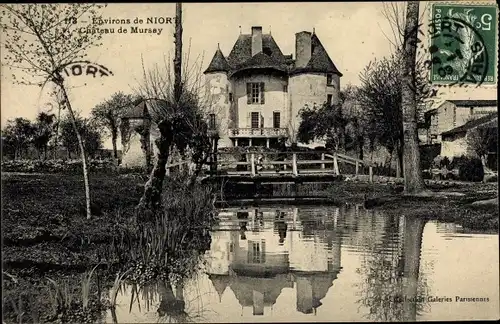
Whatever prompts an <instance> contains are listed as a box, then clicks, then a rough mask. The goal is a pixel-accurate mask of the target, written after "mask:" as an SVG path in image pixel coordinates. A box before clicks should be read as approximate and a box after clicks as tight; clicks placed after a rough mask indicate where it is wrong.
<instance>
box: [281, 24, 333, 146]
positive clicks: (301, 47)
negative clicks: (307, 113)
mask: <svg viewBox="0 0 500 324" xmlns="http://www.w3.org/2000/svg"><path fill="white" fill-rule="evenodd" d="M295 53H296V54H295V56H296V58H295V62H294V66H293V69H292V70H291V71H290V74H289V79H288V88H289V90H288V91H289V97H290V98H289V100H290V105H289V107H290V108H289V109H290V111H289V116H290V120H289V123H290V127H291V129H292V132H291V133H292V134H293V135H292V138H291V141H292V142H296V140H297V139H296V135H297V130H298V128H299V125H300V117H299V111H300V110H301V109H302V108H304V107H305V106H306V105H307V106H309V107H313V106H321V105H323V104H324V103H330V104H337V103H339V98H340V77H341V76H342V73H340V72H339V71H338V70H337V68H336V67H335V64H333V62H332V60H331V59H330V57H329V55H328V53H327V52H326V50H325V48H324V47H323V45H322V44H321V42H320V41H319V39H318V37H317V36H316V34H315V33H314V31H313V33H311V32H308V31H302V32H299V33H296V34H295Z"/></svg>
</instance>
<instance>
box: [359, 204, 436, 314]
mask: <svg viewBox="0 0 500 324" xmlns="http://www.w3.org/2000/svg"><path fill="white" fill-rule="evenodd" d="M366 212H367V214H369V213H373V212H374V211H373V210H372V211H366ZM366 216H368V218H370V217H369V216H370V215H366ZM389 219H390V221H389V222H388V223H387V224H385V226H384V229H383V233H378V232H377V230H375V231H370V232H369V233H368V232H367V233H364V234H363V236H364V238H365V242H364V243H365V247H366V250H365V253H363V256H362V260H361V267H360V268H359V269H357V273H358V274H360V275H362V276H363V277H364V279H363V281H362V283H361V284H360V285H359V286H360V287H359V288H360V295H361V296H360V297H361V298H360V299H359V300H358V303H359V304H360V307H361V306H363V307H365V308H367V309H368V311H369V313H368V314H367V315H366V316H367V317H368V318H369V319H370V320H373V321H415V320H416V316H417V314H421V313H422V312H423V311H424V310H426V309H427V308H428V307H429V303H428V302H427V296H429V295H430V294H429V285H428V284H427V280H426V278H425V275H424V274H423V273H420V252H421V244H422V234H423V229H424V226H425V222H426V221H425V220H423V219H420V218H415V217H404V216H403V217H400V218H399V219H398V218H395V217H389ZM396 242H397V243H399V244H397V245H396V246H394V245H395V243H396Z"/></svg>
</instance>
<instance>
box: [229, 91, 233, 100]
mask: <svg viewBox="0 0 500 324" xmlns="http://www.w3.org/2000/svg"><path fill="white" fill-rule="evenodd" d="M229 102H233V94H232V93H231V92H230V93H229Z"/></svg>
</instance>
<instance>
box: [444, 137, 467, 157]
mask: <svg viewBox="0 0 500 324" xmlns="http://www.w3.org/2000/svg"><path fill="white" fill-rule="evenodd" d="M466 154H467V142H466V140H465V136H464V137H461V138H457V139H455V140H443V141H442V142H441V156H443V157H444V156H447V157H448V158H452V157H454V156H461V155H466Z"/></svg>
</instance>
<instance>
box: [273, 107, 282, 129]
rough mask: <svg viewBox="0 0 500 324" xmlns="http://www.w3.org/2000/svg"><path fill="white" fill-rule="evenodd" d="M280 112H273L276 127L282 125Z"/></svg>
mask: <svg viewBox="0 0 500 324" xmlns="http://www.w3.org/2000/svg"><path fill="white" fill-rule="evenodd" d="M280 117H281V116H280V112H279V111H275V112H273V127H274V128H280V127H281V123H280Z"/></svg>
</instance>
